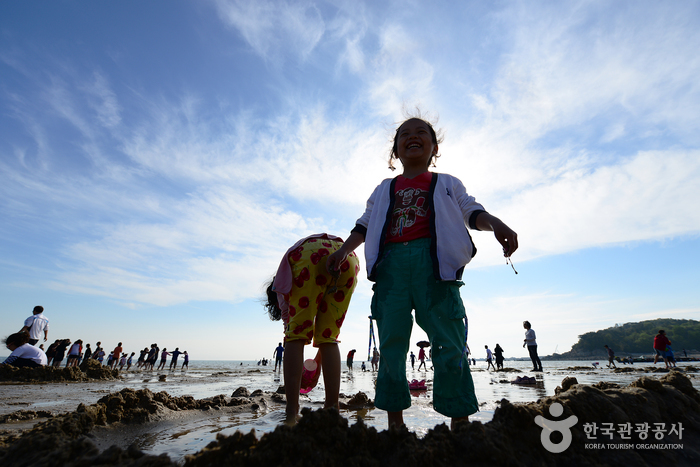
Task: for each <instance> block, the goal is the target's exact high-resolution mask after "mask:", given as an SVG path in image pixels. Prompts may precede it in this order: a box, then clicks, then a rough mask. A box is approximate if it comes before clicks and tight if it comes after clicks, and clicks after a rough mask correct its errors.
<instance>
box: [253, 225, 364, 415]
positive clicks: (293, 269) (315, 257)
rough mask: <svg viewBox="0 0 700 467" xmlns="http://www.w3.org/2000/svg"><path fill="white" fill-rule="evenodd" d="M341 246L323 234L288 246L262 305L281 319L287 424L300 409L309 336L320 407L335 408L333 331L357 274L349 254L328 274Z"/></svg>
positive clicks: (354, 260)
mask: <svg viewBox="0 0 700 467" xmlns="http://www.w3.org/2000/svg"><path fill="white" fill-rule="evenodd" d="M342 245H343V240H342V239H341V238H339V237H334V236H332V235H328V234H325V233H324V234H317V235H312V236H310V237H306V238H303V239H301V240H299V241H298V242H297V243H296V244H295V245H294V246H292V247H291V248H290V249H289V250H287V252H286V253H285V255H284V257H283V258H282V261H281V263H280V266H279V268H278V269H277V274H276V275H275V277H274V279H273V280H272V283H271V284H269V285H268V287H267V302H266V303H265V308H267V311H268V313H269V315H270V318H271V319H273V320H279V319H282V320H283V322H284V340H285V348H284V350H285V351H284V365H283V368H284V390H285V393H286V396H287V408H286V412H287V420H288V421H289V422H293V421H295V420H296V416H297V414H298V413H299V391H300V389H301V377H302V368H303V363H304V346H305V345H306V344H309V343H311V341H312V339H313V345H314V347H316V348H318V349H319V353H320V360H321V369H322V373H323V382H324V385H325V390H326V401H325V405H324V408H327V407H335V408H336V409H337V408H338V395H339V393H340V351H339V350H338V343H339V342H340V341H339V340H338V335H339V334H340V327H341V326H342V324H343V321H344V320H345V314H346V312H347V310H348V305H349V304H350V298H351V297H352V293H353V291H354V290H355V286H356V285H357V274H358V273H359V272H360V265H359V260H358V259H357V256H356V255H355V254H354V253H351V254H346V255H344V256H343V261H339V262H338V263H337V268H336V269H335V270H334V271H333V273H329V272H328V271H329V270H328V269H327V268H326V259H327V258H328V256H329V255H330V254H331V253H333V252H335V251H338V249H340V248H341V246H342Z"/></svg>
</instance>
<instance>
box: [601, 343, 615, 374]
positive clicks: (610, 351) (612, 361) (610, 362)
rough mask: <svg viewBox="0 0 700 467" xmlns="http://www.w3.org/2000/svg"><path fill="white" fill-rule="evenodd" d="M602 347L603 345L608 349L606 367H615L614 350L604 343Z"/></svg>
mask: <svg viewBox="0 0 700 467" xmlns="http://www.w3.org/2000/svg"><path fill="white" fill-rule="evenodd" d="M603 347H605V350H607V351H608V365H607V367H608V368H617V366H615V351H614V350H613V349H611V348H610V347H608V344H605V345H604V346H603ZM610 365H612V366H610Z"/></svg>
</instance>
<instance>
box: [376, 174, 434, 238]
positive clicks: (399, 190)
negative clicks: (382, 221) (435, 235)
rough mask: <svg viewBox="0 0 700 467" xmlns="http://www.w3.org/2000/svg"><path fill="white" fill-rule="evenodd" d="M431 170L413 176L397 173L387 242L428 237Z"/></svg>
mask: <svg viewBox="0 0 700 467" xmlns="http://www.w3.org/2000/svg"><path fill="white" fill-rule="evenodd" d="M432 179H433V174H432V172H425V173H422V174H420V175H418V176H417V177H415V178H406V177H404V176H403V175H399V176H398V178H397V179H396V185H395V191H394V197H395V199H394V211H393V212H392V216H391V225H390V226H389V229H388V230H387V233H386V241H387V242H408V241H411V240H416V239H419V238H430V222H429V213H430V211H429V209H428V195H429V193H430V182H431V181H432Z"/></svg>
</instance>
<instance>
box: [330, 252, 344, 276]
mask: <svg viewBox="0 0 700 467" xmlns="http://www.w3.org/2000/svg"><path fill="white" fill-rule="evenodd" d="M346 259H348V254H347V253H345V250H344V249H343V248H342V247H341V248H338V250H337V251H336V252H335V253H333V254H331V255H330V256H329V257H328V258H327V259H326V271H328V273H329V274H330V275H331V276H337V275H338V274H340V265H341V264H343V263H344V262H345V260H346Z"/></svg>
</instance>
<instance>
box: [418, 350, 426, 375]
mask: <svg viewBox="0 0 700 467" xmlns="http://www.w3.org/2000/svg"><path fill="white" fill-rule="evenodd" d="M418 360H420V363H419V364H418V371H420V367H423V369H424V370H427V369H428V367H427V366H426V365H425V349H423V347H421V348H420V350H419V351H418Z"/></svg>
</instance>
